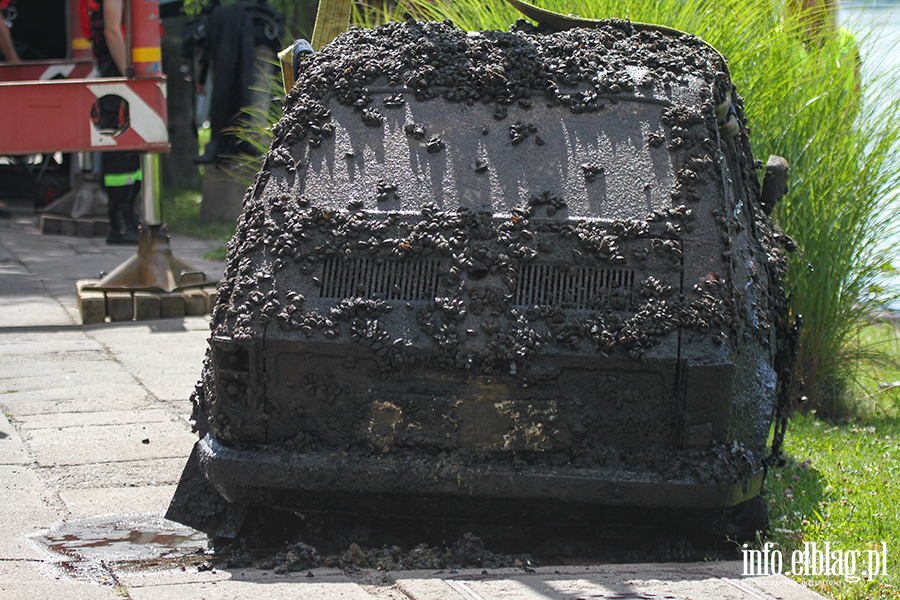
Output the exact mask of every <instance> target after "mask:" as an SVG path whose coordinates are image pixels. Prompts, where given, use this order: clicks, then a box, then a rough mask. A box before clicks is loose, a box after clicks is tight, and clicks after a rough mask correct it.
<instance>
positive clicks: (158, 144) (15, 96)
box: [0, 0, 169, 200]
mask: <svg viewBox="0 0 900 600" xmlns="http://www.w3.org/2000/svg"><path fill="white" fill-rule="evenodd" d="M19 4H21V6H20V7H16V8H18V9H19V10H18V15H16V19H15V20H14V21H13V24H14V27H13V35H14V37H16V39H17V41H21V40H22V39H23V38H24V39H25V44H27V43H28V42H29V41H31V42H32V46H29V47H28V51H27V52H26V53H23V56H22V58H23V59H24V60H23V62H22V63H21V64H9V63H0V107H2V109H0V156H7V157H17V158H16V160H17V161H19V162H20V163H21V162H23V161H24V159H23V158H22V157H24V156H29V155H30V156H33V155H41V154H43V155H45V156H49V155H53V154H54V153H71V152H87V151H96V150H99V151H103V152H111V151H118V150H138V151H145V152H149V153H159V152H167V151H168V149H169V142H168V131H167V125H166V123H167V116H166V79H165V76H164V75H163V73H162V57H161V51H160V41H159V34H160V21H159V0H125V3H124V6H123V8H124V11H125V15H126V16H125V41H126V46H127V48H126V56H127V58H128V60H129V69H128V76H127V77H121V78H104V79H97V78H96V77H93V76H92V74H94V73H96V70H95V65H94V59H93V55H92V53H91V45H90V42H89V41H88V40H87V39H85V37H84V35H83V34H82V30H81V26H80V23H79V14H78V0H49V1H47V2H39V3H38V2H24V3H22V2H20V3H19ZM38 6H39V7H40V11H37V10H36V7H38ZM29 11H30V12H29ZM35 31H37V32H39V33H40V36H39V37H37V38H36V39H34V40H28V37H29V33H30V32H35ZM63 40H65V41H64V44H65V45H63ZM34 46H41V47H34ZM108 95H113V96H119V97H121V98H122V99H124V100H125V102H127V106H128V110H127V111H126V112H127V115H128V116H127V119H126V120H124V121H123V122H122V126H121V127H119V128H118V129H117V130H116V131H109V130H108V129H106V130H101V129H100V128H99V127H98V126H97V125H96V123H97V116H98V112H99V108H98V107H99V102H98V101H99V99H100V98H102V97H104V96H108ZM41 163H43V161H41ZM44 164H46V163H44ZM53 191H54V190H53V189H52V188H48V190H47V191H46V193H47V194H48V196H50V195H52V194H53ZM51 199H52V198H51V197H48V198H45V200H51Z"/></svg>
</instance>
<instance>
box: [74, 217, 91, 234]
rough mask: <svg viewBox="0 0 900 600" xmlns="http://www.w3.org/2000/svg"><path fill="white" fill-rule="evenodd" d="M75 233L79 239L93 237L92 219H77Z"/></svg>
mask: <svg viewBox="0 0 900 600" xmlns="http://www.w3.org/2000/svg"><path fill="white" fill-rule="evenodd" d="M75 233H76V235H78V237H93V235H94V221H92V220H91V219H76V220H75Z"/></svg>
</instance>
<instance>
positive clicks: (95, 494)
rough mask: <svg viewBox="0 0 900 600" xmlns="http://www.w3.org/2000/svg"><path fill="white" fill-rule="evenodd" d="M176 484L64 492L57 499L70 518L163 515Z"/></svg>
mask: <svg viewBox="0 0 900 600" xmlns="http://www.w3.org/2000/svg"><path fill="white" fill-rule="evenodd" d="M175 487H176V486H175V485H157V486H141V487H125V488H120V487H103V488H89V489H74V490H63V491H61V492H60V493H59V496H60V498H61V499H62V501H63V502H64V503H65V505H66V508H68V509H69V513H70V516H71V517H72V518H76V519H77V518H82V517H93V516H96V515H107V514H109V515H114V514H132V513H148V512H162V513H164V512H165V511H166V509H167V508H168V507H169V501H170V500H172V496H173V495H174V494H175Z"/></svg>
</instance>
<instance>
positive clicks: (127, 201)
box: [106, 186, 138, 246]
mask: <svg viewBox="0 0 900 600" xmlns="http://www.w3.org/2000/svg"><path fill="white" fill-rule="evenodd" d="M130 189H131V186H125V187H124V188H122V187H113V188H107V190H106V192H107V195H108V196H109V233H107V234H106V243H107V244H123V245H129V246H134V245H137V242H138V236H137V229H135V228H133V225H132V223H131V222H129V216H128V215H129V214H132V215H133V214H134V206H133V203H132V200H131V196H130V194H129V193H128V192H129V191H130ZM129 211H130V212H129Z"/></svg>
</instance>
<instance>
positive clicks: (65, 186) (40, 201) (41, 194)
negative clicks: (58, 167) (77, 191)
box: [34, 173, 70, 209]
mask: <svg viewBox="0 0 900 600" xmlns="http://www.w3.org/2000/svg"><path fill="white" fill-rule="evenodd" d="M69 187H70V186H69V178H68V177H66V176H65V175H62V174H61V173H45V174H44V175H43V176H42V177H41V178H40V179H39V180H38V183H37V188H36V189H35V192H34V207H35V208H36V209H41V208H45V207H47V206H49V205H51V204H53V203H54V202H56V201H57V200H58V199H59V197H60V196H62V195H63V194H65V193H66V192H68V191H69Z"/></svg>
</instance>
